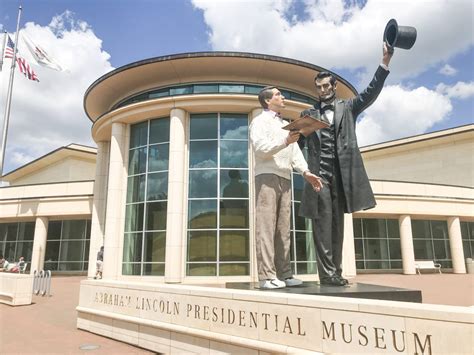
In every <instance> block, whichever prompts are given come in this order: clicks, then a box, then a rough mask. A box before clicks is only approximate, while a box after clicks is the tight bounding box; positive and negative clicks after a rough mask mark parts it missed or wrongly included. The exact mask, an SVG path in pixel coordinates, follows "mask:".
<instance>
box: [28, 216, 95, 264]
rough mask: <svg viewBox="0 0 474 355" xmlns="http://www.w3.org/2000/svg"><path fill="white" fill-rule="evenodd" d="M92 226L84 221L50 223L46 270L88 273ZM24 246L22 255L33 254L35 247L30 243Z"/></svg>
mask: <svg viewBox="0 0 474 355" xmlns="http://www.w3.org/2000/svg"><path fill="white" fill-rule="evenodd" d="M90 226H91V221H90V220H83V219H82V220H63V221H49V223H48V234H47V242H46V252H45V266H44V267H45V270H54V271H86V270H87V265H88V264H87V261H88V258H89V246H90ZM22 244H24V245H22V253H24V254H27V253H28V252H31V254H32V248H33V245H31V247H30V246H29V245H28V244H29V243H22ZM31 244H32V243H31ZM30 248H31V249H30ZM30 250H31V251H30Z"/></svg>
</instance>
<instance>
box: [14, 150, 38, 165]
mask: <svg viewBox="0 0 474 355" xmlns="http://www.w3.org/2000/svg"><path fill="white" fill-rule="evenodd" d="M33 159H34V158H33V157H32V156H31V155H27V154H24V153H22V152H13V154H12V157H11V161H12V162H13V163H14V164H17V165H20V166H21V165H24V164H27V163H29V162H30V161H32V160H33Z"/></svg>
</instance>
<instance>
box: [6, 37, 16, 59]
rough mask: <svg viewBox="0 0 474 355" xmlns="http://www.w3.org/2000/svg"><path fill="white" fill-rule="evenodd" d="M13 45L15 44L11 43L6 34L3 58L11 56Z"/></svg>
mask: <svg viewBox="0 0 474 355" xmlns="http://www.w3.org/2000/svg"><path fill="white" fill-rule="evenodd" d="M13 47H15V44H14V43H13V41H12V39H11V38H10V36H8V40H7V48H6V49H5V58H13Z"/></svg>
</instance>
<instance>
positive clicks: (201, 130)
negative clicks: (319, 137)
mask: <svg viewBox="0 0 474 355" xmlns="http://www.w3.org/2000/svg"><path fill="white" fill-rule="evenodd" d="M217 122H218V121H217V115H216V114H201V115H192V119H191V123H190V139H216V138H217Z"/></svg>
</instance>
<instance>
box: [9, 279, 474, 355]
mask: <svg viewBox="0 0 474 355" xmlns="http://www.w3.org/2000/svg"><path fill="white" fill-rule="evenodd" d="M84 278H85V277H84V276H71V277H53V278H52V281H51V293H52V296H51V297H40V296H33V304H32V305H29V306H21V307H11V306H7V305H4V304H0V320H1V323H0V354H84V353H91V354H153V352H150V351H147V350H144V349H141V348H137V347H135V346H132V345H128V344H126V343H122V342H119V341H116V340H112V339H109V338H106V337H102V336H98V335H95V334H92V333H89V332H86V331H82V330H78V329H77V328H76V306H77V304H78V301H79V284H80V281H81V280H83V279H84ZM350 282H351V283H354V282H359V283H370V284H378V285H384V286H395V287H403V288H408V289H418V290H421V291H422V295H423V303H432V304H444V305H454V306H473V305H474V276H473V275H467V274H463V275H455V274H442V275H440V274H426V275H399V274H362V275H357V276H356V277H355V278H353V279H351V280H350ZM87 345H92V346H98V348H96V349H95V350H81V347H83V346H87Z"/></svg>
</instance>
